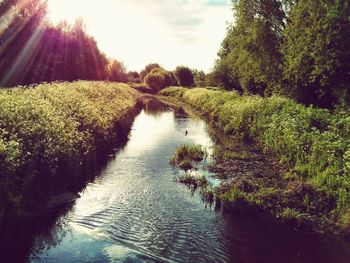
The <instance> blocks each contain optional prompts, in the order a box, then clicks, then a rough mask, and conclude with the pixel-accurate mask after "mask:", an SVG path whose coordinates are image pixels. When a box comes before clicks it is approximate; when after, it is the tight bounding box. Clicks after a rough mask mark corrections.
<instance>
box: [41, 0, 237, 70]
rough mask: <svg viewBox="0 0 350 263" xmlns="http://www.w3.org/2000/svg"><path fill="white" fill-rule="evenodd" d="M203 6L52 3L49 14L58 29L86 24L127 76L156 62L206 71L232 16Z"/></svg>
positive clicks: (103, 0)
mask: <svg viewBox="0 0 350 263" xmlns="http://www.w3.org/2000/svg"><path fill="white" fill-rule="evenodd" d="M205 2H206V1H200V0H198V1H189V2H187V3H183V2H180V1H176V0H174V1H165V2H158V1H147V2H145V1H142V0H129V1H125V0H100V1H92V0H91V1H86V0H49V5H48V11H49V18H50V20H51V21H52V22H53V23H54V24H57V23H59V22H60V21H62V20H66V21H67V22H69V23H74V21H75V20H76V19H78V18H83V20H84V22H85V24H86V29H87V32H88V33H89V34H90V35H92V36H93V37H94V38H95V39H96V41H97V43H98V46H99V48H100V49H101V50H102V51H103V52H104V53H105V54H106V55H107V56H109V57H114V58H116V59H118V60H121V61H123V62H124V64H125V65H126V66H127V68H128V69H129V70H138V71H139V70H141V69H142V68H143V67H144V66H145V65H146V64H148V63H151V62H157V63H160V64H161V65H162V66H164V67H165V68H167V69H169V70H172V69H174V68H175V67H176V66H178V65H180V64H185V65H187V66H190V67H192V68H197V69H203V70H206V71H208V70H209V69H210V68H211V67H212V65H213V63H214V61H215V59H216V53H217V49H218V46H219V45H220V43H221V41H222V40H223V38H224V36H225V28H226V21H229V20H230V18H231V10H230V6H229V5H223V6H208V4H205ZM170 11H171V12H170Z"/></svg>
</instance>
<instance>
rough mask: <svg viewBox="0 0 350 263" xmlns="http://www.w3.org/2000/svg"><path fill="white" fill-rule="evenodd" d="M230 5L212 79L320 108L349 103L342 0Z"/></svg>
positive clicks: (349, 11)
mask: <svg viewBox="0 0 350 263" xmlns="http://www.w3.org/2000/svg"><path fill="white" fill-rule="evenodd" d="M232 7H233V13H234V17H235V21H234V23H232V24H231V25H230V26H229V27H228V29H227V35H226V37H225V39H224V41H223V43H222V45H221V49H220V51H219V53H218V55H219V59H218V60H217V61H216V63H215V67H214V70H213V76H214V79H215V81H216V83H218V84H219V85H221V86H222V87H224V88H225V89H228V90H231V89H235V90H238V91H240V92H243V93H247V94H260V95H271V94H280V95H285V96H288V97H291V98H294V99H296V100H297V101H299V102H301V103H304V104H313V105H317V106H321V107H332V106H334V105H335V104H339V103H348V102H349V99H350V49H349V46H350V2H349V1H348V0H330V1H329V0H327V1H326V0H232Z"/></svg>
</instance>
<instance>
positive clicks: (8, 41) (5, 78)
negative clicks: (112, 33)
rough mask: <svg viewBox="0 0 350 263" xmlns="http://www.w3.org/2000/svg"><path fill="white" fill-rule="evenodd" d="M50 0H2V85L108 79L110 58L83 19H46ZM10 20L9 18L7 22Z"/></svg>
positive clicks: (0, 71)
mask: <svg viewBox="0 0 350 263" xmlns="http://www.w3.org/2000/svg"><path fill="white" fill-rule="evenodd" d="M46 2H47V1H42V0H31V1H23V0H19V1H14V0H10V1H2V2H1V3H0V12H2V11H1V9H2V8H8V9H11V12H9V13H8V14H7V15H4V21H3V22H4V24H3V25H4V26H3V28H2V30H1V32H0V39H1V41H0V61H1V62H0V87H7V86H15V85H27V84H31V83H41V82H45V81H55V80H66V81H74V80H78V79H84V80H106V78H107V77H108V72H107V68H108V59H107V58H106V57H105V55H104V54H102V52H101V51H100V50H99V49H98V46H97V43H96V41H95V39H94V38H93V37H91V36H89V35H88V34H87V32H86V30H85V26H84V23H83V21H82V20H81V19H79V20H77V21H76V23H75V24H74V25H69V24H68V23H65V22H62V23H60V24H58V25H57V26H52V25H49V24H48V23H47V21H46V13H47V10H46ZM5 21H6V22H5Z"/></svg>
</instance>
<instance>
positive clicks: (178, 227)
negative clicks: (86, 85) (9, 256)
mask: <svg viewBox="0 0 350 263" xmlns="http://www.w3.org/2000/svg"><path fill="white" fill-rule="evenodd" d="M185 130H188V131H189V134H188V136H185ZM182 143H197V144H201V145H203V146H205V147H208V148H211V147H212V145H213V142H212V140H211V139H210V137H209V136H208V133H207V127H206V124H205V122H203V121H202V120H200V119H197V118H191V117H189V116H188V115H187V114H186V113H185V112H184V111H181V110H179V109H178V110H176V111H173V110H171V109H169V107H167V106H164V105H163V104H160V103H159V102H154V101H152V100H150V101H149V103H147V104H146V107H145V109H144V110H143V111H142V112H141V113H140V115H139V116H138V117H137V118H136V120H135V123H134V125H133V127H132V130H131V133H130V136H129V141H128V143H127V145H126V146H125V147H124V148H123V149H121V150H120V151H119V152H118V153H117V154H116V155H115V156H113V157H111V158H110V160H109V162H108V165H107V166H106V167H105V168H104V169H103V170H102V171H101V172H100V175H99V176H98V177H96V178H95V180H93V181H92V182H90V183H89V184H88V185H87V186H86V187H85V188H84V190H83V191H82V192H81V193H80V195H81V197H80V198H79V199H78V200H77V201H76V203H75V204H74V206H73V207H71V208H69V209H68V210H67V211H62V214H61V215H60V217H59V219H58V220H53V221H52V222H51V223H47V222H49V221H47V219H46V218H42V219H41V220H42V221H41V222H40V221H39V222H38V223H37V225H38V227H39V226H40V227H41V230H40V231H37V232H36V233H35V234H34V236H33V239H34V242H33V243H32V249H31V254H30V256H29V257H28V258H29V261H31V262H304V261H305V262H307V261H306V260H309V261H308V262H329V261H327V260H329V259H330V258H332V259H333V261H332V262H342V261H341V260H343V259H350V255H349V253H350V252H348V250H346V249H344V246H345V248H346V247H347V248H348V247H349V244H348V243H347V242H345V241H343V240H337V239H324V238H321V237H319V236H316V235H308V234H304V233H299V232H296V231H294V230H291V229H288V228H287V227H285V226H283V225H281V224H278V223H276V222H266V221H264V220H262V219H259V218H256V217H249V216H241V215H233V214H228V213H224V212H222V211H221V210H220V206H216V207H215V202H213V203H212V205H210V204H204V203H203V201H202V196H201V195H200V194H199V192H198V191H189V189H188V188H187V187H186V186H184V185H181V184H178V183H175V182H174V181H173V178H174V176H176V175H177V173H178V171H177V170H174V169H173V168H171V167H170V166H169V163H168V161H169V157H170V155H171V154H172V152H173V151H174V149H175V148H176V146H178V145H180V144H182ZM213 206H214V207H213ZM213 210H216V211H217V212H216V213H215V212H214V211H213ZM327 240H332V242H333V244H334V245H333V244H329V243H328V242H327ZM335 247H336V248H337V249H335ZM335 252H336V253H335ZM313 259H317V261H312V260H313Z"/></svg>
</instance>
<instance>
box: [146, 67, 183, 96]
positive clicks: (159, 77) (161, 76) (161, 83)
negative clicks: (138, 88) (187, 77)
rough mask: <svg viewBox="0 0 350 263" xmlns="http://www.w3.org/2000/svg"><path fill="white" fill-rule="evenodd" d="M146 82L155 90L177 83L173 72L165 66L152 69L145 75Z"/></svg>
mask: <svg viewBox="0 0 350 263" xmlns="http://www.w3.org/2000/svg"><path fill="white" fill-rule="evenodd" d="M145 83H146V85H147V86H148V87H149V88H150V89H151V90H152V91H153V92H158V91H160V90H162V89H164V88H165V87H169V86H173V85H176V83H175V80H174V76H173V75H172V73H171V72H168V71H166V70H165V69H163V68H154V69H152V70H151V71H150V72H149V73H148V74H147V76H146V77H145Z"/></svg>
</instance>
